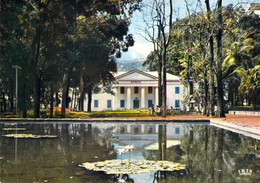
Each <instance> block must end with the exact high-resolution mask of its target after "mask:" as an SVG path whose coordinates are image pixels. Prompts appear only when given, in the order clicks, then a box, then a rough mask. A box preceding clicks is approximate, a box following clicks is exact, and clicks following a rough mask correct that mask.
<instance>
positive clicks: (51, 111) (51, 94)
mask: <svg viewBox="0 0 260 183" xmlns="http://www.w3.org/2000/svg"><path fill="white" fill-rule="evenodd" d="M50 89H51V91H50V118H52V117H53V102H54V100H53V95H54V89H53V84H51V88H50Z"/></svg>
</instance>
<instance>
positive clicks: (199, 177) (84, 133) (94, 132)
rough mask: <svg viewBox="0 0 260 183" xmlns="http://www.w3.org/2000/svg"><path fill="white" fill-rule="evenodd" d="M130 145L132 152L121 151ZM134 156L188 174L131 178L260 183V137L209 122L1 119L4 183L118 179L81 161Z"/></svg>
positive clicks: (133, 177) (0, 175) (148, 182)
mask: <svg viewBox="0 0 260 183" xmlns="http://www.w3.org/2000/svg"><path fill="white" fill-rule="evenodd" d="M10 134H14V135H16V134H20V137H21V134H32V135H31V137H32V136H34V137H35V135H38V136H36V137H39V138H26V136H22V138H13V137H11V136H6V135H10ZM48 136H50V137H51V138H47V137H48ZM126 145H133V146H134V149H133V151H132V152H131V153H122V154H119V153H118V149H120V148H122V147H124V146H126ZM129 158H130V159H131V160H168V161H173V162H177V163H181V164H184V165H186V173H185V174H171V175H170V174H169V175H168V174H167V175H166V176H159V177H156V176H155V175H156V172H149V173H140V174H130V175H129V177H128V179H127V181H128V182H135V183H153V182H155V183H156V182H158V183H159V182H160V183H175V182H178V183H183V182H193V183H201V182H216V183H217V182H225V183H229V182H230V183H231V182H232V183H233V182H241V183H242V182H252V183H253V182H260V141H259V140H256V139H253V138H249V137H246V136H243V135H240V134H237V133H233V132H230V131H226V130H224V129H221V128H216V127H213V126H210V125H208V124H196V123H162V124H158V123H118V122H117V123H75V122H74V123H51V122H49V123H22V122H18V123H8V122H5V123H3V122H2V123H0V182H1V183H10V182H12V183H13V182H14V183H15V182H19V183H20V182H32V183H33V182H34V183H38V182H55V183H64V182H71V183H75V182H79V183H81V182H84V183H85V182H88V183H92V182H93V183H99V182H118V180H117V177H115V176H114V175H107V174H104V173H100V172H92V171H89V170H86V169H85V168H83V167H80V166H79V165H81V164H82V163H84V162H97V161H105V160H112V159H129Z"/></svg>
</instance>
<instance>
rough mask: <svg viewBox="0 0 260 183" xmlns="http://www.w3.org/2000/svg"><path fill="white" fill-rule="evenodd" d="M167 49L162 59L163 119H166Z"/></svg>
mask: <svg viewBox="0 0 260 183" xmlns="http://www.w3.org/2000/svg"><path fill="white" fill-rule="evenodd" d="M166 59H167V58H166V48H164V53H163V59H162V117H163V118H166V105H167V104H166V90H167V88H166Z"/></svg>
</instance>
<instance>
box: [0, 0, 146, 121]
mask: <svg viewBox="0 0 260 183" xmlns="http://www.w3.org/2000/svg"><path fill="white" fill-rule="evenodd" d="M140 2H141V1H139V0H133V1H110V0H105V1H104V0H97V1H96V0H95V1H93V0H90V1H85V0H79V1H74V0H73V1H71V0H64V1H59V0H41V1H38V0H33V1H1V15H0V16H1V25H0V26H1V33H0V36H1V64H0V73H1V80H0V81H1V89H0V91H1V97H2V102H1V104H2V105H3V104H4V106H5V107H4V108H5V110H7V109H6V106H7V108H8V110H13V98H14V97H13V95H14V89H13V86H14V79H13V78H14V69H12V68H11V67H12V66H13V65H19V66H22V70H21V71H20V74H19V75H20V77H19V78H21V79H20V80H21V82H20V86H19V89H20V91H19V99H20V100H21V102H19V104H20V106H19V107H20V110H23V115H24V117H25V116H26V111H27V109H28V108H29V109H30V108H31V106H33V111H34V117H39V115H40V108H41V106H42V104H46V102H47V103H49V104H50V105H51V106H52V104H53V101H54V100H53V96H54V93H59V92H62V99H63V100H62V108H63V110H62V111H63V115H65V107H68V103H69V98H68V92H69V90H70V88H71V86H73V87H74V88H77V87H78V88H80V89H79V90H80V91H81V94H84V92H85V93H86V91H87V90H92V89H93V88H94V86H96V85H98V84H100V83H103V84H104V85H105V86H108V85H109V83H110V82H111V81H112V80H113V76H112V74H111V73H112V72H115V71H116V69H117V68H116V63H115V59H116V58H118V57H120V55H121V52H122V51H127V49H128V47H129V46H133V44H134V39H133V36H132V35H131V34H128V26H129V25H130V18H131V16H132V14H133V12H134V11H135V10H138V9H139V8H140ZM8 85H9V86H8ZM89 86H92V87H89ZM7 96H9V97H7ZM6 99H8V102H7V103H4V101H5V100H6ZM44 101H45V102H44ZM56 101H58V100H56ZM31 104H32V105H31ZM2 105H1V106H2ZM82 109H83V108H82ZM1 110H3V108H1ZM51 110H52V107H51Z"/></svg>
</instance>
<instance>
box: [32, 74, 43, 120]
mask: <svg viewBox="0 0 260 183" xmlns="http://www.w3.org/2000/svg"><path fill="white" fill-rule="evenodd" d="M33 93H34V101H33V116H34V118H39V117H40V99H41V79H40V78H38V77H37V75H34V91H33Z"/></svg>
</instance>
